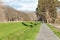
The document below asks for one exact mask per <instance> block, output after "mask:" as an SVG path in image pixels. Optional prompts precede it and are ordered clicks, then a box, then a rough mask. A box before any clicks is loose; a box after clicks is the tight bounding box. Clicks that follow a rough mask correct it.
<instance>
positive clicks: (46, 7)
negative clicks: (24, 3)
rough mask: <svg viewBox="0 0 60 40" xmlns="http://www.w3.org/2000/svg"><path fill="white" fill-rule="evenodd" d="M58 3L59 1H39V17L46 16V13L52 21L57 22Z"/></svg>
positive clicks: (37, 10) (37, 12) (37, 9)
mask: <svg viewBox="0 0 60 40" xmlns="http://www.w3.org/2000/svg"><path fill="white" fill-rule="evenodd" d="M57 3H58V0H38V6H37V8H36V14H37V16H40V15H41V14H44V15H45V16H46V12H48V15H49V17H51V18H52V20H55V19H56V18H57V9H56V4H57Z"/></svg>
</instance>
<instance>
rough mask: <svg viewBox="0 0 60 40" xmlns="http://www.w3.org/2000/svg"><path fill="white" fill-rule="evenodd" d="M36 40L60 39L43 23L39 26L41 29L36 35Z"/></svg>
mask: <svg viewBox="0 0 60 40" xmlns="http://www.w3.org/2000/svg"><path fill="white" fill-rule="evenodd" d="M36 40H60V39H59V38H58V37H57V36H56V35H55V34H54V33H53V31H52V30H51V29H50V28H49V27H48V26H47V25H46V24H45V23H43V24H42V25H41V29H40V32H39V33H38V35H37V38H36Z"/></svg>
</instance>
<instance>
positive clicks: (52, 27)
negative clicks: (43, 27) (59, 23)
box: [47, 24, 60, 38]
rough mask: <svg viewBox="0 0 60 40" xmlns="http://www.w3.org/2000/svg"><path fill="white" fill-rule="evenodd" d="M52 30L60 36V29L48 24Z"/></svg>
mask: <svg viewBox="0 0 60 40" xmlns="http://www.w3.org/2000/svg"><path fill="white" fill-rule="evenodd" d="M47 25H48V26H49V27H50V28H51V29H52V30H53V32H54V33H55V34H56V35H57V36H58V37H59V38H60V31H59V30H58V29H56V28H55V27H54V26H52V25H49V24H47Z"/></svg>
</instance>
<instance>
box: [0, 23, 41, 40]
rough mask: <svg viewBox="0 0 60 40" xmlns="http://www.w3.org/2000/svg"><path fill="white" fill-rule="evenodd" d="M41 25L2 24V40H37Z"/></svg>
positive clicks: (0, 24)
mask: <svg viewBox="0 0 60 40" xmlns="http://www.w3.org/2000/svg"><path fill="white" fill-rule="evenodd" d="M23 23H24V24H25V25H24V24H23ZM40 25H41V23H40V22H15V23H13V22H11V23H0V40H35V37H36V35H37V33H38V32H39V29H40ZM31 26H32V27H31Z"/></svg>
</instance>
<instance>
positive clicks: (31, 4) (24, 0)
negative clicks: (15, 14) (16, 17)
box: [3, 0, 38, 11]
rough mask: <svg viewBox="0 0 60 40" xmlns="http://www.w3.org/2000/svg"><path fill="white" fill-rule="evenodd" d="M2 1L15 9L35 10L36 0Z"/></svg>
mask: <svg viewBox="0 0 60 40" xmlns="http://www.w3.org/2000/svg"><path fill="white" fill-rule="evenodd" d="M3 2H4V4H7V5H10V6H12V7H14V8H15V9H17V10H29V11H35V8H36V6H37V3H38V0H3Z"/></svg>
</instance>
